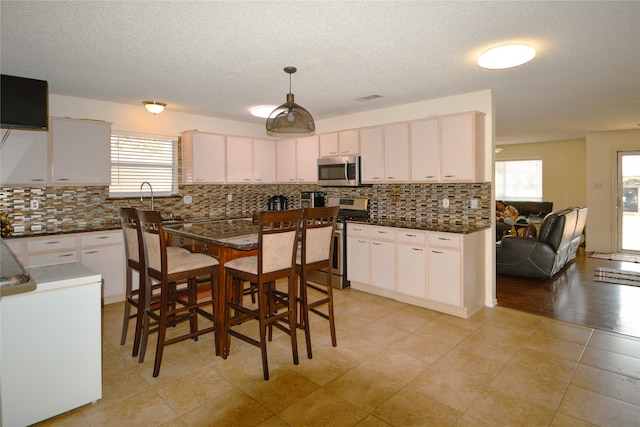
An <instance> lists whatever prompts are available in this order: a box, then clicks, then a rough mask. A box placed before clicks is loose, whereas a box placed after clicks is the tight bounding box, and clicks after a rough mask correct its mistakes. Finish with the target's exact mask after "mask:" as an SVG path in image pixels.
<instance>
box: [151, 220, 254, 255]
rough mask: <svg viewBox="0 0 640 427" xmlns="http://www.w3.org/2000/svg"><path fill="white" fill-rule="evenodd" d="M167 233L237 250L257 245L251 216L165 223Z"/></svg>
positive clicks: (248, 248)
mask: <svg viewBox="0 0 640 427" xmlns="http://www.w3.org/2000/svg"><path fill="white" fill-rule="evenodd" d="M163 228H164V230H165V231H166V232H167V233H171V234H175V235H177V236H182V237H186V238H190V239H196V240H200V241H203V242H207V243H212V244H215V245H220V246H225V247H228V248H232V249H237V250H241V251H242V250H251V249H255V248H257V247H258V229H259V226H258V225H256V224H254V223H253V221H252V220H251V218H237V219H225V220H209V221H197V222H185V223H182V224H171V225H165V226H164V227H163Z"/></svg>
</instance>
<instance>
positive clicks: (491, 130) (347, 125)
mask: <svg viewBox="0 0 640 427" xmlns="http://www.w3.org/2000/svg"><path fill="white" fill-rule="evenodd" d="M463 111H481V112H483V113H485V114H486V120H485V156H484V157H485V165H484V171H485V177H484V181H485V182H491V181H493V174H494V172H493V171H494V159H493V156H494V147H495V109H494V98H493V92H492V91H491V90H483V91H479V92H472V93H466V94H461V95H456V96H450V97H445V98H437V99H430V100H426V101H421V102H415V103H412V104H405V105H399V106H396V107H390V108H385V109H379V110H372V111H367V112H363V113H357V114H350V115H346V116H340V117H335V118H330V119H325V120H318V121H316V133H325V132H332V131H336V130H343V129H353V128H360V127H367V126H375V125H381V124H387V123H394V122H402V121H407V120H415V119H422V118H426V117H431V116H438V115H443V114H451V113H458V112H463ZM49 114H50V115H51V116H56V117H73V118H85V119H95V120H105V121H108V122H111V123H112V129H114V130H122V131H129V132H137V133H145V134H154V135H173V136H177V135H180V133H181V132H182V131H184V130H191V129H198V130H200V131H203V132H214V133H222V134H225V135H241V136H252V137H260V138H266V137H267V136H266V133H265V129H264V122H261V123H258V124H253V123H249V122H247V123H245V122H238V121H232V120H224V119H218V118H215V117H205V116H197V115H192V114H184V113H178V112H174V111H171V108H170V107H169V108H167V109H166V110H165V111H164V112H162V113H161V114H158V115H153V114H151V113H149V112H148V111H147V110H146V109H145V108H144V106H143V105H142V104H140V105H128V104H118V103H113V102H105V101H97V100H91V99H83V98H73V97H67V96H61V95H50V96H49ZM491 199H492V200H491V205H492V209H495V203H494V202H495V194H494V193H493V192H492V195H491ZM493 214H494V212H493V211H492V215H493ZM483 234H484V247H485V253H484V254H479V256H482V257H483V258H484V259H485V265H486V266H487V268H486V271H485V278H484V289H485V304H486V305H487V306H490V307H493V306H495V305H496V304H497V300H496V289H495V288H496V287H495V283H496V280H495V248H494V244H495V243H494V238H492V236H495V230H494V229H493V228H492V229H491V230H485V231H484V232H483Z"/></svg>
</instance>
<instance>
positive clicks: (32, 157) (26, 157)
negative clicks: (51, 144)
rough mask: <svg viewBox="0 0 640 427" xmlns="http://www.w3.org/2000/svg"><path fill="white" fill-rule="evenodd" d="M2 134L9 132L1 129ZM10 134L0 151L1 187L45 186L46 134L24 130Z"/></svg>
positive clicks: (46, 161)
mask: <svg viewBox="0 0 640 427" xmlns="http://www.w3.org/2000/svg"><path fill="white" fill-rule="evenodd" d="M3 132H9V131H8V130H6V129H3ZM10 132H11V133H10V134H9V136H8V137H7V140H6V141H5V143H4V145H3V146H2V151H0V177H1V178H0V182H1V183H2V184H3V185H4V184H28V185H44V184H46V182H47V166H48V160H47V145H48V142H47V139H48V133H47V132H42V131H26V130H11V131H10ZM2 136H3V137H4V136H5V134H4V133H3V134H2Z"/></svg>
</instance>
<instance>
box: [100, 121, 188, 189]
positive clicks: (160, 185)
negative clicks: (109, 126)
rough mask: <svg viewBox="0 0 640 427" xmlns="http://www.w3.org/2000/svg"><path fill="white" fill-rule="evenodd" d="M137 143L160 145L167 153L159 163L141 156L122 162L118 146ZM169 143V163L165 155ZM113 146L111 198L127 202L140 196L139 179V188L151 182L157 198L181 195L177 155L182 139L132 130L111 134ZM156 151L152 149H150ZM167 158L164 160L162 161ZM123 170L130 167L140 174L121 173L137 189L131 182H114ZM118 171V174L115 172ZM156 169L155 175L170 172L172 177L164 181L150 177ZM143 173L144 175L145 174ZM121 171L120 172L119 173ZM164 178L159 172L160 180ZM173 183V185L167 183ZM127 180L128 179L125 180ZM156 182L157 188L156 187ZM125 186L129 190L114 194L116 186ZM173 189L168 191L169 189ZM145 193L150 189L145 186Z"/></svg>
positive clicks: (111, 145) (111, 144)
mask: <svg viewBox="0 0 640 427" xmlns="http://www.w3.org/2000/svg"><path fill="white" fill-rule="evenodd" d="M135 140H140V141H139V142H142V143H146V144H151V145H153V144H154V143H159V144H160V147H159V150H160V151H164V154H159V157H158V160H159V161H158V162H154V161H151V160H150V159H149V157H145V156H144V155H140V156H138V157H135V158H132V159H130V160H129V159H124V160H120V156H119V155H120V153H121V152H122V151H121V150H119V147H118V146H115V145H117V144H126V143H130V144H131V143H136V141H135ZM169 144H170V151H171V161H170V162H169V161H168V159H167V156H166V152H167V150H168V148H169V147H167V146H168V145H169ZM110 147H111V158H110V168H111V180H110V183H109V198H112V199H127V198H132V197H139V196H140V187H139V185H138V184H137V183H138V180H137V179H136V178H135V177H136V176H139V177H140V178H139V182H140V185H142V183H143V182H150V183H151V185H152V187H153V195H154V197H172V196H177V195H178V194H179V192H178V191H179V188H178V186H179V176H178V173H179V165H178V156H179V154H178V152H179V138H178V137H177V136H170V135H152V134H143V133H137V132H129V131H120V130H113V131H112V132H111V137H110ZM129 148H130V147H129ZM151 148H153V147H151ZM138 153H142V154H144V153H148V151H142V150H140V151H139V152H138ZM163 158H164V161H162V159H163ZM123 167H128V168H130V169H131V170H132V171H136V170H137V171H139V173H138V174H135V172H134V173H124V174H122V175H123V176H124V178H126V179H130V180H131V181H135V182H136V184H135V186H132V185H131V182H129V183H127V182H121V183H114V180H118V179H119V176H120V175H121V172H122V171H121V169H120V168H123ZM116 169H118V171H117V172H115V173H114V171H115V170H116ZM153 170H155V171H156V172H161V171H162V170H171V177H170V178H169V177H168V176H167V175H164V179H161V180H158V177H155V178H154V176H153V174H150V171H153ZM143 171H144V172H143ZM119 172H120V173H119ZM162 176H163V174H162V173H159V177H160V178H161V177H162ZM169 180H170V184H168V181H169ZM125 181H126V180H125ZM154 183H155V185H154ZM118 185H120V186H124V187H129V188H128V189H122V188H121V189H120V190H119V191H114V187H116V186H118ZM168 186H170V187H171V188H170V189H169V190H167V187H168ZM145 190H146V191H148V189H147V188H146V187H145Z"/></svg>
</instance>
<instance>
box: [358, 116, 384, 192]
mask: <svg viewBox="0 0 640 427" xmlns="http://www.w3.org/2000/svg"><path fill="white" fill-rule="evenodd" d="M383 148H384V147H383V140H382V128H366V129H361V130H360V156H361V162H362V170H361V172H360V173H361V178H362V182H363V183H365V184H379V183H381V182H383V180H384V150H383Z"/></svg>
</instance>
